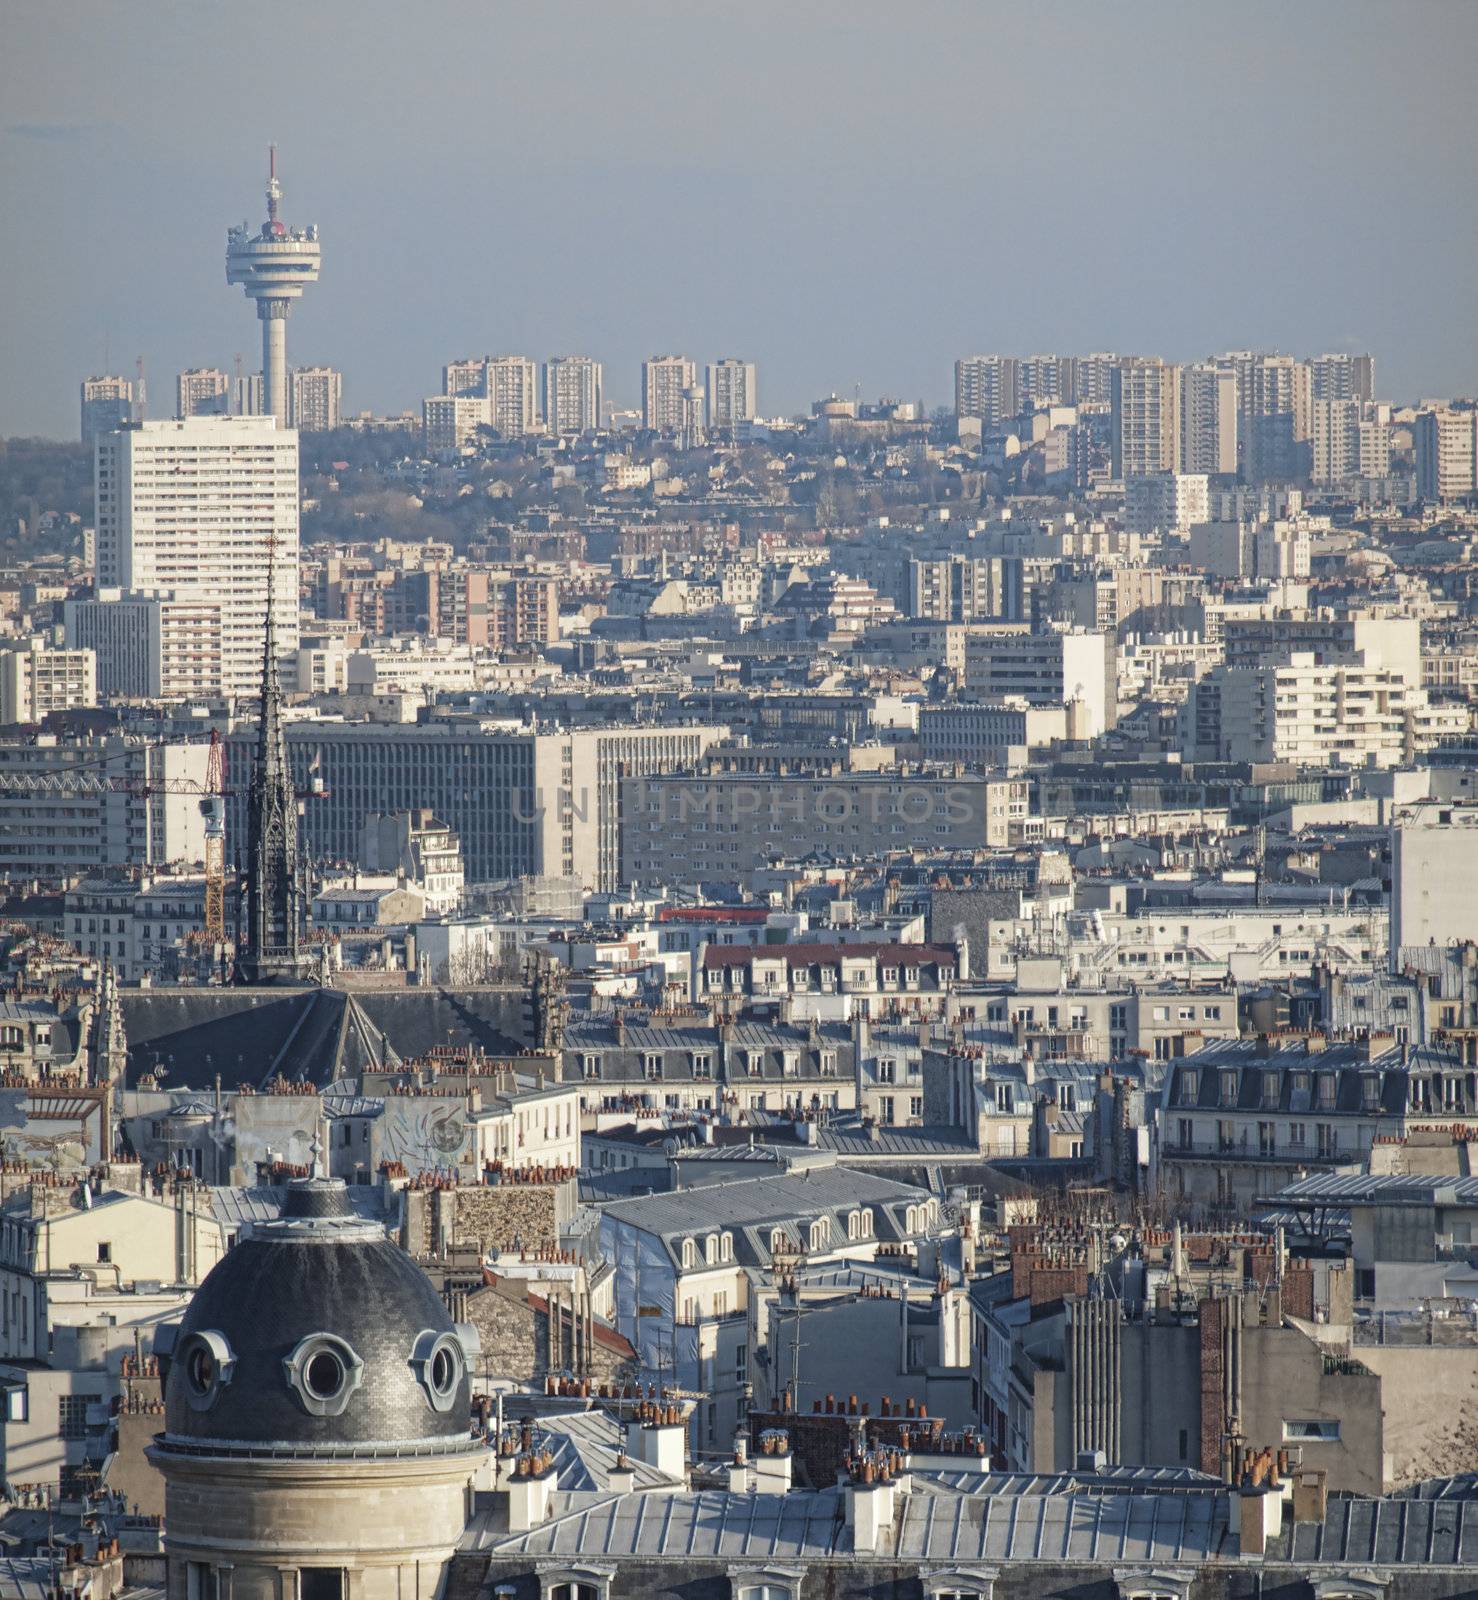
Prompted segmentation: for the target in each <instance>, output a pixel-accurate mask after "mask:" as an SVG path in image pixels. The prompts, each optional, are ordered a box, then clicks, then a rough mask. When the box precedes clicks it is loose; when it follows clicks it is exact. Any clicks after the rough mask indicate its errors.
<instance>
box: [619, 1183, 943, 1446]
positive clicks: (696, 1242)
mask: <svg viewBox="0 0 1478 1600" xmlns="http://www.w3.org/2000/svg"><path fill="white" fill-rule="evenodd" d="M938 1223H939V1201H938V1200H937V1199H936V1198H935V1197H934V1196H932V1195H930V1194H929V1192H928V1191H927V1190H923V1189H915V1188H913V1187H912V1186H910V1185H908V1184H902V1183H895V1182H894V1181H892V1180H891V1179H888V1178H878V1177H873V1176H871V1175H870V1174H865V1173H860V1172H853V1171H851V1170H849V1169H847V1168H845V1167H832V1168H830V1169H821V1170H817V1171H806V1172H802V1173H793V1174H789V1175H787V1176H785V1177H781V1178H761V1179H753V1180H751V1181H749V1182H741V1183H720V1184H711V1185H705V1186H703V1187H700V1188H696V1189H685V1190H683V1191H682V1193H681V1194H680V1195H651V1196H647V1197H644V1198H641V1199H635V1200H617V1201H613V1202H612V1203H610V1204H609V1205H607V1206H605V1207H604V1208H603V1209H602V1211H601V1218H600V1248H601V1254H602V1255H603V1256H604V1258H605V1259H606V1260H607V1261H609V1262H610V1263H611V1265H612V1267H613V1269H614V1271H615V1278H616V1281H615V1308H614V1309H615V1315H614V1318H613V1320H614V1322H615V1325H616V1327H617V1329H618V1331H620V1332H621V1333H622V1334H624V1335H625V1337H626V1338H627V1339H629V1340H630V1341H631V1343H632V1344H633V1345H634V1346H635V1347H636V1351H637V1359H638V1361H639V1362H640V1365H641V1368H642V1370H643V1371H651V1372H654V1373H655V1372H667V1373H669V1374H670V1375H671V1377H672V1379H674V1380H675V1382H676V1384H677V1385H678V1386H679V1387H681V1388H683V1389H686V1390H689V1391H692V1392H695V1393H699V1394H703V1395H704V1396H706V1398H705V1399H704V1400H703V1402H702V1403H701V1405H700V1406H699V1408H698V1409H697V1410H696V1411H695V1412H694V1413H693V1414H692V1417H691V1419H690V1440H691V1444H692V1447H693V1448H694V1449H695V1450H703V1451H719V1450H723V1449H726V1448H728V1447H729V1446H731V1445H732V1443H733V1439H734V1432H735V1429H736V1428H738V1427H740V1426H742V1425H743V1423H744V1420H745V1415H746V1404H745V1402H746V1399H747V1393H748V1384H749V1358H748V1350H747V1345H748V1343H749V1332H748V1329H749V1317H748V1313H749V1309H750V1302H749V1296H750V1293H751V1287H752V1285H753V1284H755V1283H756V1282H757V1281H759V1279H760V1275H761V1274H762V1273H763V1274H764V1275H766V1276H768V1275H769V1274H771V1273H773V1272H775V1271H776V1269H777V1268H779V1267H780V1266H781V1265H782V1264H783V1265H786V1266H790V1265H795V1266H800V1265H802V1264H804V1263H807V1262H812V1263H814V1262H836V1263H846V1262H849V1261H859V1262H869V1261H872V1260H874V1259H875V1258H876V1257H877V1255H878V1253H879V1246H880V1245H882V1246H886V1247H892V1246H893V1245H896V1244H902V1243H903V1242H904V1241H908V1242H910V1243H912V1242H913V1241H914V1240H916V1239H919V1238H920V1237H921V1236H925V1235H928V1234H929V1233H931V1232H933V1231H934V1230H936V1229H937V1227H938ZM649 1308H653V1309H655V1311H656V1314H655V1315H652V1314H651V1311H650V1310H649Z"/></svg>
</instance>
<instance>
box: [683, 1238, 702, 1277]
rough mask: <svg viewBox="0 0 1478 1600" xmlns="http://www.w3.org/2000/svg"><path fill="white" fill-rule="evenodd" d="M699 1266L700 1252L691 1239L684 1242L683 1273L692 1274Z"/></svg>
mask: <svg viewBox="0 0 1478 1600" xmlns="http://www.w3.org/2000/svg"><path fill="white" fill-rule="evenodd" d="M697 1265H698V1252H697V1250H696V1249H695V1248H694V1246H693V1241H692V1240H691V1239H684V1240H683V1271H684V1272H691V1271H692V1270H693V1268H694V1267H696V1266H697Z"/></svg>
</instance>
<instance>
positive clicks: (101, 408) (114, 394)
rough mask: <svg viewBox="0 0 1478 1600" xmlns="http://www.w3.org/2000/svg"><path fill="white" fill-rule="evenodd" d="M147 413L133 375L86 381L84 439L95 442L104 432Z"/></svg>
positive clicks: (86, 379) (83, 414) (83, 415)
mask: <svg viewBox="0 0 1478 1600" xmlns="http://www.w3.org/2000/svg"><path fill="white" fill-rule="evenodd" d="M142 415H143V405H142V403H141V402H140V401H139V399H138V398H137V397H136V395H135V393H134V381H133V379H132V378H120V377H116V376H111V377H103V378H84V379H83V380H82V442H83V444H91V443H92V442H93V440H94V439H96V438H97V437H98V435H99V434H102V433H112V432H113V430H114V429H115V428H122V427H124V426H126V425H127V424H128V423H130V422H137V421H138V420H139V418H140V417H141V416H142Z"/></svg>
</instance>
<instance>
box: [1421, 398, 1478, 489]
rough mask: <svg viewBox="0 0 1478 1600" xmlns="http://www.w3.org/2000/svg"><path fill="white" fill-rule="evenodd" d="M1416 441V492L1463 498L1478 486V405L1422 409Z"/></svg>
mask: <svg viewBox="0 0 1478 1600" xmlns="http://www.w3.org/2000/svg"><path fill="white" fill-rule="evenodd" d="M1412 441H1413V444H1414V446H1415V450H1416V492H1417V494H1418V495H1420V496H1421V498H1422V499H1423V500H1436V501H1444V502H1445V501H1449V500H1462V499H1465V498H1466V497H1467V496H1469V495H1471V494H1473V493H1474V492H1475V490H1478V477H1475V473H1478V406H1474V407H1471V408H1468V409H1464V410H1457V409H1448V408H1446V407H1434V408H1429V409H1428V410H1425V411H1419V412H1418V413H1417V415H1416V421H1415V423H1414V424H1413V426H1412Z"/></svg>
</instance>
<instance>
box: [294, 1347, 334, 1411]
mask: <svg viewBox="0 0 1478 1600" xmlns="http://www.w3.org/2000/svg"><path fill="white" fill-rule="evenodd" d="M303 1380H304V1382H305V1383H306V1384H307V1385H308V1390H309V1392H310V1393H311V1394H312V1395H313V1397H314V1398H315V1399H317V1400H332V1399H334V1398H335V1397H336V1396H337V1395H338V1392H339V1390H340V1389H342V1388H343V1387H344V1363H343V1362H342V1361H340V1360H339V1358H338V1356H336V1355H335V1354H334V1352H333V1351H332V1350H320V1351H319V1352H318V1354H317V1355H316V1356H314V1357H313V1358H312V1360H310V1361H309V1363H308V1365H307V1366H306V1367H304V1369H303Z"/></svg>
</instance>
